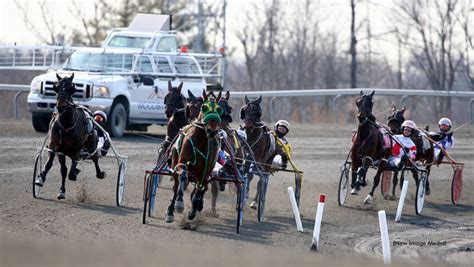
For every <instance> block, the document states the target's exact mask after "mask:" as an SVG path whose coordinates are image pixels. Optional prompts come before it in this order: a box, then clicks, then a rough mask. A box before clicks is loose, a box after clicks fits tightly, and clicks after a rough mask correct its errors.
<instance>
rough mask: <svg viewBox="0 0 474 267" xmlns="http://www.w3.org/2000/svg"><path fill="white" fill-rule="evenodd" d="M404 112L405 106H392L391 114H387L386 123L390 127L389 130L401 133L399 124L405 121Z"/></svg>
mask: <svg viewBox="0 0 474 267" xmlns="http://www.w3.org/2000/svg"><path fill="white" fill-rule="evenodd" d="M404 112H405V107H403V108H401V109H399V110H397V108H396V107H395V106H393V107H392V114H390V116H388V119H387V125H388V127H389V128H390V132H392V133H393V134H401V133H402V132H401V126H402V123H403V122H404V121H405V117H403V113H404Z"/></svg>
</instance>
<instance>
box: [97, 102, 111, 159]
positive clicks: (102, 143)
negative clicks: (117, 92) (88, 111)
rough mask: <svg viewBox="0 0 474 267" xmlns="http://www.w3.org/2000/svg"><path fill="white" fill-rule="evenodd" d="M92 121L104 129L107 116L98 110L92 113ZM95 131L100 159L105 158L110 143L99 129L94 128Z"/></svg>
mask: <svg viewBox="0 0 474 267" xmlns="http://www.w3.org/2000/svg"><path fill="white" fill-rule="evenodd" d="M94 120H95V121H96V122H97V123H98V124H99V125H100V126H101V127H102V128H104V127H105V123H106V122H107V115H106V114H105V112H103V111H102V110H98V111H96V112H94ZM95 130H96V131H97V137H98V139H99V141H98V143H97V150H100V155H101V156H102V157H105V155H107V152H108V151H109V148H110V141H109V139H108V138H107V135H106V134H105V133H104V131H102V129H100V128H99V127H95Z"/></svg>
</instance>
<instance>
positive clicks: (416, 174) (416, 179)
mask: <svg viewBox="0 0 474 267" xmlns="http://www.w3.org/2000/svg"><path fill="white" fill-rule="evenodd" d="M411 174H412V175H413V179H415V183H416V185H418V182H419V179H418V172H417V171H416V170H415V169H412V170H411Z"/></svg>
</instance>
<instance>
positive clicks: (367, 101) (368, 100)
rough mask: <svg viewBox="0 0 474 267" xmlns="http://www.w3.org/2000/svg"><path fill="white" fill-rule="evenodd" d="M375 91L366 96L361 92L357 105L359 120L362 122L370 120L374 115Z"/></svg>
mask: <svg viewBox="0 0 474 267" xmlns="http://www.w3.org/2000/svg"><path fill="white" fill-rule="evenodd" d="M374 93H375V90H373V91H372V92H371V93H370V94H367V95H366V94H364V93H363V92H362V91H360V97H359V98H357V100H356V105H357V108H358V113H357V118H358V119H359V121H360V122H362V121H364V120H365V119H366V118H370V117H371V116H373V115H372V108H373V107H374V100H373V96H374Z"/></svg>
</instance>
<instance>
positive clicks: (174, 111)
mask: <svg viewBox="0 0 474 267" xmlns="http://www.w3.org/2000/svg"><path fill="white" fill-rule="evenodd" d="M182 88H183V83H182V82H181V83H180V84H179V85H178V87H173V86H172V85H171V81H168V93H167V94H166V96H165V98H164V104H165V114H166V117H167V118H168V127H167V129H166V138H165V141H164V142H163V146H162V147H161V149H160V152H159V156H158V160H159V159H160V157H161V156H162V155H161V153H162V152H164V151H166V150H167V149H168V146H169V145H170V144H171V142H172V140H173V139H174V138H175V136H176V135H177V134H178V133H179V129H181V128H182V127H183V126H185V125H186V124H188V118H187V117H186V98H185V97H184V96H183V95H182V94H181V89H182Z"/></svg>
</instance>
